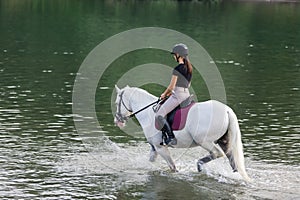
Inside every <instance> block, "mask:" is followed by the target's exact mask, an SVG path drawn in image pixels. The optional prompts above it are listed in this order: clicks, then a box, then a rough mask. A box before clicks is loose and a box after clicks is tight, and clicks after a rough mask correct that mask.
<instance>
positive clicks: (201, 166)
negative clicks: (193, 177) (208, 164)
mask: <svg viewBox="0 0 300 200" xmlns="http://www.w3.org/2000/svg"><path fill="white" fill-rule="evenodd" d="M197 168H198V172H202V170H203V163H202V162H198V163H197Z"/></svg>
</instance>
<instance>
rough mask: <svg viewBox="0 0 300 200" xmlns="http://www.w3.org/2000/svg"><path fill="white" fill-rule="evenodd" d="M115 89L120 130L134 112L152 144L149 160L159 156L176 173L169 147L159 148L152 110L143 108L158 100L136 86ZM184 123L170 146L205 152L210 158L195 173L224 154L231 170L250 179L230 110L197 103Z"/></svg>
mask: <svg viewBox="0 0 300 200" xmlns="http://www.w3.org/2000/svg"><path fill="white" fill-rule="evenodd" d="M115 88H116V92H117V98H116V102H115V103H116V106H117V113H116V116H115V119H114V122H115V124H116V125H117V126H119V127H120V128H122V127H124V126H125V123H126V121H127V119H128V118H129V117H130V116H133V115H132V113H136V114H135V117H136V118H137V120H138V121H139V123H140V125H141V126H142V129H143V132H144V134H145V137H146V139H147V141H148V142H149V143H150V145H151V150H150V161H152V162H153V161H154V160H155V158H156V156H157V154H159V155H160V156H162V157H163V158H164V159H165V160H166V162H167V163H168V165H169V167H170V169H171V170H172V171H176V167H175V164H174V162H173V160H172V158H171V156H170V152H169V150H168V146H166V145H162V142H163V141H162V132H161V131H158V130H157V129H156V128H155V113H154V111H153V109H152V107H150V106H148V107H145V106H147V105H153V104H155V102H157V100H158V97H155V96H154V95H151V94H149V93H148V92H147V91H145V90H143V89H140V88H136V87H129V86H126V87H125V88H123V89H119V88H118V87H117V86H116V87H115ZM137 112H138V113H137ZM186 120H187V121H186V124H185V127H184V128H183V129H182V130H179V131H174V134H175V136H176V138H177V145H174V146H173V147H175V148H190V147H195V146H201V147H203V148H204V149H206V150H207V151H208V152H209V155H208V156H206V157H204V158H202V159H199V161H198V162H197V167H198V171H201V170H202V168H203V164H204V163H207V162H209V161H211V160H213V159H216V158H219V157H222V156H224V155H226V156H227V157H228V159H229V161H230V165H231V167H232V169H233V171H238V172H239V173H240V174H241V176H242V177H244V179H245V180H247V181H248V180H250V178H249V177H248V175H247V173H246V170H245V165H244V154H243V145H242V141H241V133H240V129H239V124H238V120H237V117H236V115H235V113H234V112H233V111H232V109H231V108H229V107H228V106H226V105H225V104H222V103H220V102H218V101H215V100H210V101H206V102H201V103H196V104H195V105H194V106H192V107H191V109H190V110H189V113H188V115H187V119H186Z"/></svg>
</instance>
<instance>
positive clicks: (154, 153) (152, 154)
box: [149, 144, 157, 162]
mask: <svg viewBox="0 0 300 200" xmlns="http://www.w3.org/2000/svg"><path fill="white" fill-rule="evenodd" d="M150 146H151V149H150V157H149V161H150V162H154V161H155V160H156V158H157V151H156V149H155V147H154V145H153V144H150Z"/></svg>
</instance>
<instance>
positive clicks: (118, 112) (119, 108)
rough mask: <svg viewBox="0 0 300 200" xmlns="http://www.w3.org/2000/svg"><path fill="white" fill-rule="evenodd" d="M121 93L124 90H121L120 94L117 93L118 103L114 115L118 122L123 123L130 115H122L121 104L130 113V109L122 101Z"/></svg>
mask: <svg viewBox="0 0 300 200" xmlns="http://www.w3.org/2000/svg"><path fill="white" fill-rule="evenodd" d="M123 94H124V91H123V92H121V94H120V95H119V97H120V101H119V104H118V107H117V113H116V115H115V117H116V119H117V120H118V122H122V123H124V122H125V121H127V120H128V119H129V118H131V115H129V116H124V115H122V113H121V106H122V105H123V106H124V108H125V109H126V110H127V111H128V112H130V113H132V110H131V109H129V108H128V107H127V106H126V105H125V103H124V101H123ZM133 116H134V115H133ZM133 116H132V117H133Z"/></svg>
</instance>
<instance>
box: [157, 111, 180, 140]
mask: <svg viewBox="0 0 300 200" xmlns="http://www.w3.org/2000/svg"><path fill="white" fill-rule="evenodd" d="M157 120H158V124H159V126H160V127H161V129H160V130H161V131H163V132H165V133H167V135H168V138H167V139H166V140H165V142H166V144H167V145H176V144H177V139H176V138H175V135H174V133H173V131H172V129H171V127H170V125H169V123H168V121H167V120H166V119H165V118H164V117H162V116H158V117H157Z"/></svg>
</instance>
